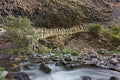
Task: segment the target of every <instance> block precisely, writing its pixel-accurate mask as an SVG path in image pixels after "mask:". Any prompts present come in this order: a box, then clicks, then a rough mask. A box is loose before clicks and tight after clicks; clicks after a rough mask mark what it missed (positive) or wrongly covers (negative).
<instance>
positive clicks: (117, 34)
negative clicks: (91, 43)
mask: <svg viewBox="0 0 120 80" xmlns="http://www.w3.org/2000/svg"><path fill="white" fill-rule="evenodd" d="M108 33H109V37H110V39H111V40H112V41H115V42H119V41H120V27H112V28H110V29H109V30H108Z"/></svg>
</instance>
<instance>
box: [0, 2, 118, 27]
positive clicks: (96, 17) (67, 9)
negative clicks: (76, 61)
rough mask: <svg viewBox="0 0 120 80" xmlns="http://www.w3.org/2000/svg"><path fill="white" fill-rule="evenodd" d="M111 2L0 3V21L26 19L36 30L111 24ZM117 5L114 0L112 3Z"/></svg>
mask: <svg viewBox="0 0 120 80" xmlns="http://www.w3.org/2000/svg"><path fill="white" fill-rule="evenodd" d="M106 1H108V2H112V1H111V0H9V1H8V0H1V1H0V15H1V16H2V17H1V18H0V19H1V20H2V21H3V18H4V17H5V16H6V15H14V16H19V15H20V16H27V17H28V18H30V19H31V20H32V21H33V22H34V23H33V24H35V25H36V26H39V27H73V26H75V25H81V24H85V23H91V22H100V23H103V24H111V21H112V24H113V23H114V20H113V16H112V11H113V10H112V8H111V7H110V5H109V4H108V2H107V3H106ZM116 2H117V0H116Z"/></svg>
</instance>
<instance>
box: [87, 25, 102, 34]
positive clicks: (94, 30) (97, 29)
mask: <svg viewBox="0 0 120 80" xmlns="http://www.w3.org/2000/svg"><path fill="white" fill-rule="evenodd" d="M87 28H88V32H90V33H91V34H94V35H100V34H101V33H102V26H101V25H100V24H96V23H91V24H89V25H88V26H87Z"/></svg>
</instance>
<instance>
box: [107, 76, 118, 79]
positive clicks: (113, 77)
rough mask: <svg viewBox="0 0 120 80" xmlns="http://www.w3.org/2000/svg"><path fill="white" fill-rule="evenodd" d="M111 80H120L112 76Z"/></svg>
mask: <svg viewBox="0 0 120 80" xmlns="http://www.w3.org/2000/svg"><path fill="white" fill-rule="evenodd" d="M109 80H119V79H118V78H117V77H115V76H112V77H111V78H110V79H109Z"/></svg>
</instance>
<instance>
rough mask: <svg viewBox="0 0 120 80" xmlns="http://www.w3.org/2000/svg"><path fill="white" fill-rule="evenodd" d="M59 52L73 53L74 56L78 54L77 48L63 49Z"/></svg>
mask: <svg viewBox="0 0 120 80" xmlns="http://www.w3.org/2000/svg"><path fill="white" fill-rule="evenodd" d="M59 53H61V54H71V55H72V56H75V55H77V52H76V51H75V50H67V49H63V50H62V51H60V52H59Z"/></svg>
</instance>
